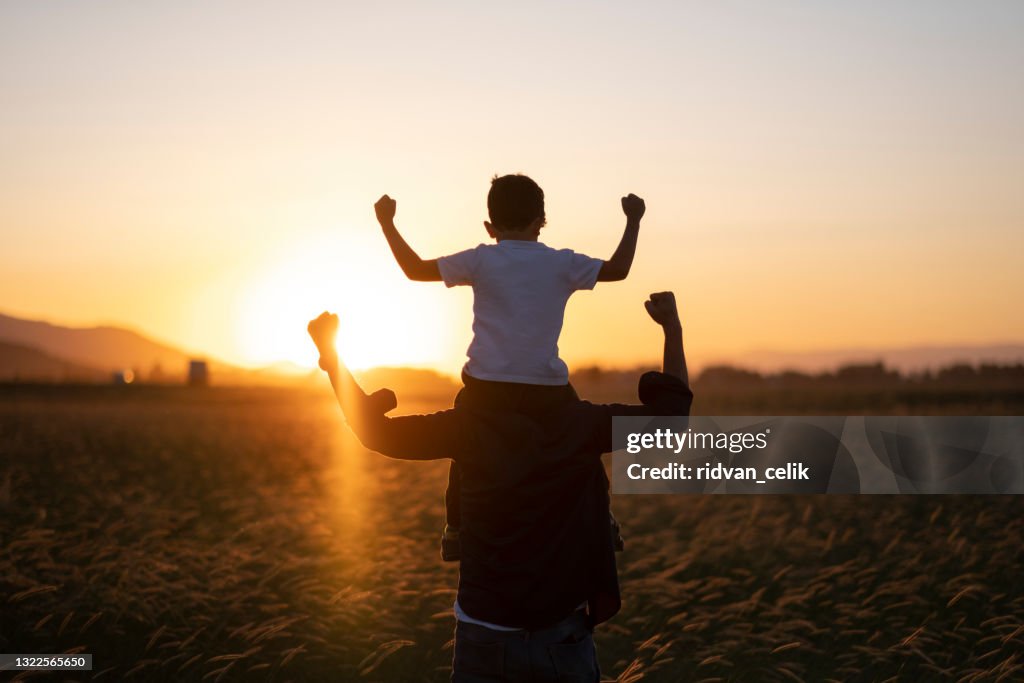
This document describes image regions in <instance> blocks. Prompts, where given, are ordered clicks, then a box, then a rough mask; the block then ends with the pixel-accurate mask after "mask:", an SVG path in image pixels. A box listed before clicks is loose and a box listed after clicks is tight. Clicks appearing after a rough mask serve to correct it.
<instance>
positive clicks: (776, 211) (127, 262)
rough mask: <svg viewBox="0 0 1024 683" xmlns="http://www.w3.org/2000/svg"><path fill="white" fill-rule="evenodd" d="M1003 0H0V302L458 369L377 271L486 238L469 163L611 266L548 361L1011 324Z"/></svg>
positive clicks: (1023, 211) (1018, 214)
mask: <svg viewBox="0 0 1024 683" xmlns="http://www.w3.org/2000/svg"><path fill="white" fill-rule="evenodd" d="M1022 34H1024V4H1022V3H1020V2H1016V1H1011V2H981V3H963V2H904V3H882V2H877V3H876V2H872V3H863V2H834V3H820V2H774V3H761V2H720V3H689V2H651V3H643V2H637V3H610V2H587V3H533V2H518V3H502V4H501V5H500V6H499V5H494V4H492V3H470V2H464V3H401V2H397V3H336V2H278V3H242V2H173V3H172V2H165V3H158V2H146V3H140V2H89V3H82V2H29V1H26V2H4V3H2V4H0V102H2V106H0V312H4V313H8V314H12V315H19V316H24V317H31V318H36V319H46V320H50V321H52V322H56V323H62V324H72V325H92V324H98V323H108V324H117V325H125V326H129V327H132V328H134V329H138V330H140V331H143V332H145V333H146V334H148V335H151V336H153V337H155V338H157V339H160V340H164V341H167V342H169V343H172V344H175V345H179V346H182V347H184V348H186V349H189V350H192V351H196V352H204V353H208V354H211V355H212V356H214V357H218V358H221V359H223V360H227V361H229V362H235V363H240V364H246V365H261V364H266V363H270V362H273V361H275V360H290V361H293V362H298V363H305V364H310V363H312V362H313V361H314V353H313V349H312V346H311V345H310V344H309V343H308V342H307V340H306V339H305V331H304V323H305V321H307V320H308V319H310V318H312V317H314V316H315V315H316V314H318V313H319V312H320V311H321V310H324V309H329V310H332V311H337V312H338V313H339V314H340V316H341V318H342V335H341V342H340V347H341V350H342V353H343V354H345V355H346V357H347V358H348V359H349V360H350V361H351V362H352V364H353V365H356V366H364V367H365V366H369V365H376V364H388V365H395V364H412V365H423V366H432V367H436V368H439V369H442V370H445V371H450V372H454V371H456V370H457V369H458V367H459V366H460V365H461V362H462V361H463V360H464V351H465V348H466V345H467V344H468V342H469V339H470V323H471V311H470V307H471V301H472V299H471V294H470V292H468V291H464V290H463V289H452V290H446V289H445V288H444V286H443V285H440V284H438V283H411V282H407V281H405V279H404V277H403V276H402V274H401V272H400V270H399V269H398V267H397V266H396V265H395V263H394V262H393V260H392V258H391V256H390V253H389V251H388V248H387V245H386V243H385V242H384V240H383V238H382V236H381V235H380V230H379V228H378V227H377V225H376V223H375V221H374V218H373V209H372V205H373V202H374V201H375V200H376V198H377V197H378V196H380V195H381V194H383V193H385V192H386V193H388V194H390V195H391V196H392V197H394V198H396V199H397V201H398V216H397V224H398V226H399V228H400V230H401V231H402V232H403V234H404V235H405V236H406V238H407V239H408V241H409V242H410V243H411V244H412V246H413V247H414V248H416V249H417V250H418V251H419V252H420V254H421V255H422V256H424V257H436V256H440V255H443V254H446V253H451V252H454V251H458V250H461V249H465V248H469V247H472V246H475V245H476V244H478V243H480V242H484V241H486V240H487V235H486V233H485V232H484V228H483V226H482V221H483V220H485V219H486V218H487V215H486V201H485V200H486V193H487V189H488V186H489V181H490V178H491V177H492V176H493V175H494V174H504V173H510V172H523V173H527V174H529V175H531V176H532V177H534V178H535V179H536V180H537V181H538V182H539V183H540V184H541V186H542V187H543V188H544V190H545V193H546V196H547V215H548V225H547V227H545V229H544V231H543V233H542V235H541V239H542V241H544V242H545V243H547V244H550V245H551V246H556V247H568V248H572V249H574V250H577V251H581V252H584V253H587V254H589V255H592V256H597V257H603V258H607V257H609V256H610V255H611V253H612V252H613V251H614V249H615V246H616V244H617V242H618V239H619V237H620V236H621V231H622V228H623V225H624V218H623V216H622V213H621V209H620V207H619V197H621V196H622V195H624V194H626V193H629V192H634V193H636V194H638V195H640V196H642V197H644V198H645V199H646V201H647V206H648V210H647V215H646V216H645V218H644V220H643V224H642V228H641V234H640V243H639V248H638V251H637V256H636V260H635V262H634V265H633V270H632V272H631V273H630V276H629V278H628V279H627V280H626V281H625V282H622V283H609V284H601V285H598V287H597V289H595V291H593V292H584V293H579V294H577V295H575V296H574V297H573V298H572V299H571V300H570V302H569V306H568V310H567V312H566V323H565V328H564V331H563V334H562V339H561V348H562V355H563V357H564V358H565V359H566V360H567V361H568V362H569V363H570V365H581V364H589V363H593V362H600V363H603V364H607V365H617V366H627V365H632V364H637V363H642V362H648V361H651V360H653V359H656V358H657V357H658V355H659V346H658V333H657V329H656V328H655V327H654V326H653V324H651V323H650V322H649V321H648V320H647V319H646V314H645V313H644V311H643V308H642V301H643V299H644V298H645V297H646V295H647V294H648V293H649V292H652V291H660V290H673V291H675V292H676V294H677V297H678V300H679V302H680V308H681V313H682V318H683V324H684V330H685V333H686V340H687V345H688V351H689V353H690V355H691V358H696V359H697V360H698V362H699V361H700V360H701V359H703V360H706V361H710V360H718V359H728V358H729V357H730V356H732V355H737V354H743V353H747V352H750V351H756V350H759V349H764V350H785V351H801V350H821V349H833V348H861V347H864V348H888V347H899V346H913V345H943V344H990V343H1000V342H1012V341H1021V340H1024V316H1021V315H1020V301H1021V295H1022V293H1024V269H1022V268H1021V254H1022V253H1024V230H1022V227H1024V192H1022V191H1021V187H1024V182H1022V181H1024V135H1022V134H1021V122H1022V121H1024V41H1021V40H1020V36H1021V35H1022Z"/></svg>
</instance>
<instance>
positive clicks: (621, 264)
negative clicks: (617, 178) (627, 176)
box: [597, 194, 647, 282]
mask: <svg viewBox="0 0 1024 683" xmlns="http://www.w3.org/2000/svg"><path fill="white" fill-rule="evenodd" d="M646 210H647V207H646V206H645V205H644V200H643V199H640V197H637V196H636V195H635V194H630V195H627V196H625V197H623V198H622V211H623V213H625V214H626V229H625V230H624V231H623V233H622V240H620V241H619V246H618V248H617V249H616V250H615V253H614V254H612V257H611V258H610V259H608V260H607V261H605V262H604V265H603V266H601V270H600V271H598V273H597V281H598V282H617V281H618V280H625V279H626V276H627V275H629V269H630V268H631V267H632V265H633V256H634V255H635V254H636V241H637V237H639V235H640V219H641V218H643V215H644V211H646Z"/></svg>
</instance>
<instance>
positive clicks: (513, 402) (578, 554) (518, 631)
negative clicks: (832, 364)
mask: <svg viewBox="0 0 1024 683" xmlns="http://www.w3.org/2000/svg"><path fill="white" fill-rule="evenodd" d="M644 305H645V307H646V308H647V312H648V313H649V314H650V316H651V318H652V319H653V320H654V321H655V322H657V323H658V324H659V325H661V327H662V329H663V332H664V337H665V343H664V358H663V368H662V372H660V373H657V372H649V373H647V374H645V375H644V376H643V377H641V378H640V384H639V394H640V400H641V402H642V403H643V405H621V404H613V405H595V404H592V403H589V402H587V401H581V400H575V401H571V402H565V401H563V400H558V401H554V402H549V401H545V400H544V394H536V393H531V392H530V391H529V390H528V388H524V389H523V390H522V391H521V392H520V393H519V394H516V393H515V392H510V391H502V392H497V393H495V394H493V395H492V396H491V397H490V398H489V399H488V398H487V397H483V399H482V400H480V401H477V402H474V404H473V405H471V406H464V407H463V406H460V407H456V408H454V409H451V410H445V411H441V412H438V413H433V414H431V415H410V416H404V417H395V418H389V417H387V416H386V415H385V413H386V412H387V410H389V409H390V408H391V407H393V406H394V405H395V399H394V395H393V394H392V393H391V392H390V391H388V390H382V391H380V392H377V393H376V394H374V395H372V396H367V395H366V394H365V393H364V392H363V391H362V389H361V388H360V387H359V386H358V384H356V382H355V380H354V379H353V377H352V375H351V373H350V372H349V371H348V369H347V368H346V367H345V366H344V364H342V363H341V362H340V360H339V359H338V354H337V351H336V350H335V348H334V341H335V337H336V335H337V330H338V317H337V316H336V315H332V314H329V313H323V314H322V315H320V317H319V318H317V319H316V320H314V321H312V322H311V323H310V324H309V333H310V336H311V337H312V338H313V341H314V342H315V343H316V345H317V348H318V349H319V351H320V367H321V368H323V369H324V370H325V371H327V374H328V376H329V377H330V379H331V384H332V386H333V387H334V391H335V394H336V395H337V397H338V402H339V403H340V405H341V408H342V412H343V413H344V415H345V418H346V420H347V421H348V423H349V425H350V426H351V428H352V430H353V431H354V432H355V434H356V436H357V437H358V438H359V440H360V441H361V442H362V443H363V445H364V446H366V447H367V448H369V449H370V450H374V451H377V452H379V453H382V454H384V455H387V456H389V457H393V458H400V459H406V460H430V459H440V458H451V459H452V460H454V461H456V462H458V463H459V465H460V467H461V469H462V506H463V509H464V510H465V519H464V527H463V529H462V537H461V543H462V561H461V566H460V572H459V589H458V597H457V598H456V601H455V615H456V619H457V622H456V629H455V656H454V661H453V667H452V681H455V682H457V683H484V682H491V681H559V680H574V681H599V680H600V673H599V670H598V666H597V657H596V652H595V650H594V641H593V633H592V631H593V626H594V625H595V624H597V623H600V622H602V621H605V620H607V619H609V618H610V617H611V616H612V615H614V614H615V613H616V612H617V611H618V610H619V607H620V604H621V602H620V599H619V586H618V577H617V574H616V569H615V554H614V546H613V544H614V539H613V537H612V530H611V528H610V527H609V525H608V502H609V500H608V479H607V477H606V475H605V471H604V466H603V465H602V464H601V459H600V458H601V454H603V453H606V452H608V451H610V450H612V418H613V417H614V416H617V415H621V416H627V415H688V414H689V411H690V404H691V402H692V400H693V394H692V392H691V391H690V389H689V385H688V379H687V372H686V360H685V356H684V354H683V334H682V326H681V325H680V322H679V315H678V312H677V310H676V304H675V297H674V296H673V295H672V293H671V292H662V293H659V294H652V295H651V297H650V299H649V300H648V301H646V302H645V304H644Z"/></svg>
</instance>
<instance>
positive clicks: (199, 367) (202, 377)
mask: <svg viewBox="0 0 1024 683" xmlns="http://www.w3.org/2000/svg"><path fill="white" fill-rule="evenodd" d="M209 384H210V367H209V365H208V364H207V363H206V361H205V360H190V361H189V362H188V385H189V386H190V387H205V386H209Z"/></svg>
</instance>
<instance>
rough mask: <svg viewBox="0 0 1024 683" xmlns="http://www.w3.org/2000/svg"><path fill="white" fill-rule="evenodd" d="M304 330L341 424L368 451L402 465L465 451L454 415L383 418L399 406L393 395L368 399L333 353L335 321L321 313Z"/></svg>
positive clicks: (386, 393)
mask: <svg viewBox="0 0 1024 683" xmlns="http://www.w3.org/2000/svg"><path fill="white" fill-rule="evenodd" d="M307 329H308V330H309V336H311V337H312V338H313V342H314V343H315V344H316V346H317V349H318V350H319V351H320V367H321V368H322V369H323V370H324V371H326V372H327V376H328V377H329V378H330V380H331V386H332V387H333V388H334V395H335V396H336V397H337V398H338V404H339V405H340V406H341V411H342V413H344V415H345V420H346V421H347V422H348V424H349V426H350V427H351V428H352V431H353V432H355V435H356V436H357V437H358V438H359V441H360V443H362V444H363V445H364V446H365V447H366V448H368V449H370V450H372V451H377V452H378V453H381V454H383V455H386V456H388V457H391V458H399V459H401V460H436V459H440V458H448V457H455V456H456V455H457V454H458V453H459V452H461V451H462V450H463V449H462V441H463V440H464V437H463V431H464V430H463V429H461V427H460V425H459V423H458V420H457V417H456V416H455V414H454V411H451V410H447V411H441V412H439V413H433V414H431V415H404V416H402V417H394V418H389V417H387V416H386V415H385V413H387V412H388V411H390V410H392V409H393V408H395V406H397V405H398V401H397V399H396V398H395V394H394V392H392V391H391V390H390V389H381V390H380V391H377V392H374V393H373V394H370V395H367V394H366V392H364V391H363V390H362V388H361V387H360V386H359V383H358V382H356V380H355V378H354V377H353V376H352V373H351V372H349V370H348V368H347V367H345V364H344V363H343V362H342V361H341V359H339V358H338V352H337V350H336V349H335V347H334V342H335V337H336V336H337V332H338V316H336V315H332V314H330V313H322V314H321V315H320V317H318V318H317V319H316V320H313V321H311V322H310V323H309V327H308V328H307Z"/></svg>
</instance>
